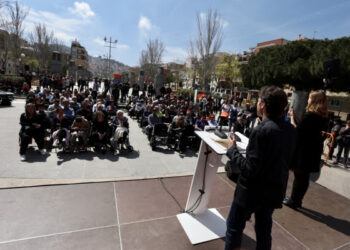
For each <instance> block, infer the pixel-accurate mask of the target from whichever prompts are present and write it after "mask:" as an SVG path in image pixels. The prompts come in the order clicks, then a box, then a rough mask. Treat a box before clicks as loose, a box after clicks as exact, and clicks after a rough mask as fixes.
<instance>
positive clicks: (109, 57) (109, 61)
mask: <svg viewBox="0 0 350 250" xmlns="http://www.w3.org/2000/svg"><path fill="white" fill-rule="evenodd" d="M103 40H104V41H105V43H107V44H108V45H107V46H105V47H108V48H109V53H108V71H107V72H108V75H109V76H110V73H111V72H110V67H111V57H112V48H116V47H113V46H112V44H117V42H118V40H117V39H115V40H114V41H112V37H109V41H108V40H107V37H106V36H105V37H104V39H103ZM108 78H109V77H108Z"/></svg>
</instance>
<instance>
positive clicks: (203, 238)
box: [177, 208, 226, 245]
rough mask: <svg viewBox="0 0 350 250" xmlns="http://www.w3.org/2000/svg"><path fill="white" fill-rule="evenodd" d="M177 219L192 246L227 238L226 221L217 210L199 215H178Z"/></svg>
mask: <svg viewBox="0 0 350 250" xmlns="http://www.w3.org/2000/svg"><path fill="white" fill-rule="evenodd" d="M177 218H178V220H179V221H180V224H181V226H182V227H183V229H184V230H185V232H186V234H187V237H188V238H189V240H190V241H191V243H192V245H195V244H199V243H202V242H207V241H211V240H215V239H219V238H222V237H225V234H226V221H225V219H224V218H223V217H222V216H221V214H220V213H219V212H218V211H217V210H216V209H215V208H211V209H207V210H206V211H205V212H204V213H201V214H198V215H197V214H194V215H191V214H188V213H183V214H178V215H177Z"/></svg>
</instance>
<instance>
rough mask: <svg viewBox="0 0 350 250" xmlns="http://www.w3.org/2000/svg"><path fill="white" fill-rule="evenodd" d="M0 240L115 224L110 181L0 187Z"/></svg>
mask: <svg viewBox="0 0 350 250" xmlns="http://www.w3.org/2000/svg"><path fill="white" fill-rule="evenodd" d="M0 201H1V206H0V242H2V241H8V240H15V239H21V238H26V237H35V236H40V235H47V234H55V233H61V232H66V231H75V230H80V229H86V228H93V227H101V226H108V225H114V224H117V216H116V209H115V199H114V190H113V183H99V184H81V185H65V186H49V187H36V188H18V189H3V190H0Z"/></svg>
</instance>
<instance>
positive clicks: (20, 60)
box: [18, 53, 26, 73]
mask: <svg viewBox="0 0 350 250" xmlns="http://www.w3.org/2000/svg"><path fill="white" fill-rule="evenodd" d="M25 56H26V55H25V54H24V53H21V55H20V58H19V59H18V61H19V65H18V71H20V70H21V71H22V70H23V68H22V61H24V58H25ZM19 73H20V72H19Z"/></svg>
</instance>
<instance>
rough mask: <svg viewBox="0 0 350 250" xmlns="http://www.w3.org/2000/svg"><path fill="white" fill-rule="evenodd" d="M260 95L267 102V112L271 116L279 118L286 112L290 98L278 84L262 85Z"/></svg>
mask: <svg viewBox="0 0 350 250" xmlns="http://www.w3.org/2000/svg"><path fill="white" fill-rule="evenodd" d="M259 97H260V98H261V100H262V101H263V102H264V103H265V104H266V113H267V116H268V117H269V118H278V117H281V116H282V115H283V114H284V111H285V108H286V106H287V104H288V98H287V95H286V93H285V92H284V91H283V90H282V89H281V88H278V87H276V86H265V87H262V88H261V90H260V93H259Z"/></svg>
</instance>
